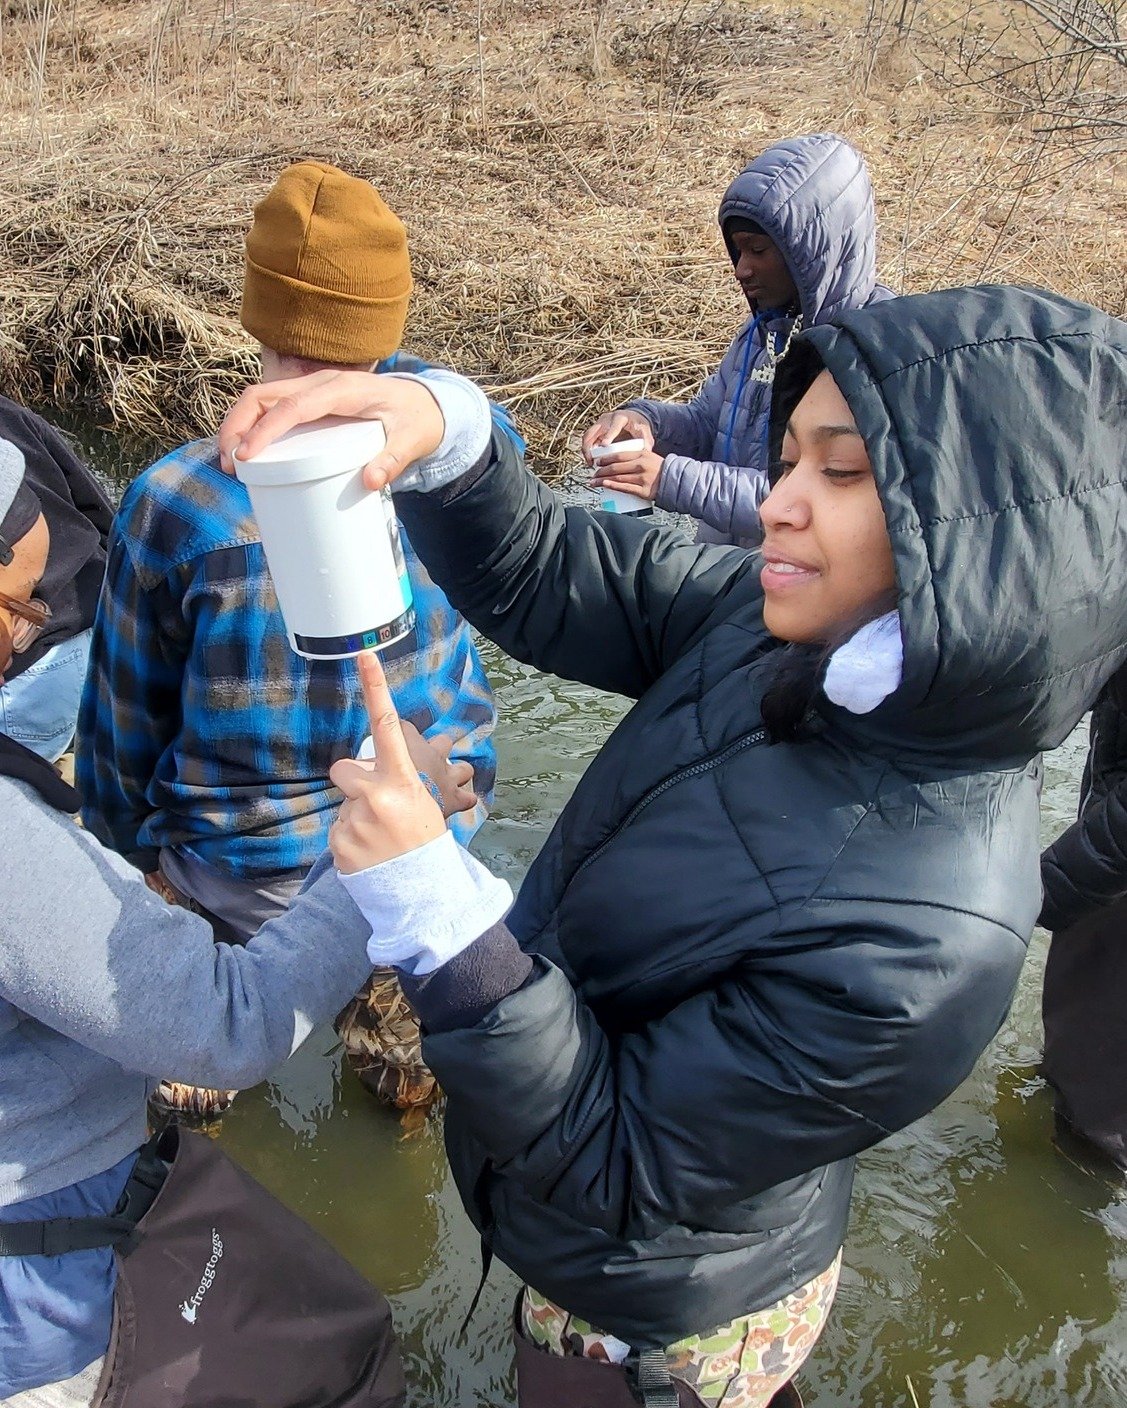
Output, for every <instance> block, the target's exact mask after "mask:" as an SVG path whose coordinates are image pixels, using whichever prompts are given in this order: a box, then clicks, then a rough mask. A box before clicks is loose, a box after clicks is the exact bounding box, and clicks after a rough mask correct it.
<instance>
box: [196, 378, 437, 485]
mask: <svg viewBox="0 0 1127 1408" xmlns="http://www.w3.org/2000/svg"><path fill="white" fill-rule="evenodd" d="M325 416H351V417H354V418H356V419H360V420H378V421H380V422H381V423H382V425H383V428H384V435H385V444H384V448H383V449H382V450H381V451H380V453H379V454H378V455H377V456H376V457H375V458H374V459H373V460H372V461H371V463H369V464H368V465H366V466H365V469H364V484H365V486H366V487H367V488H369V489H375V490H379V489H384V488H386V487H387V486H388V485H389V484H391V483H392V482H394V480H396V479H398V477H399V476H400V475H401V474H402V473H403V472H404V471H405V470H406V469H407V468H408V466H409V465H412V464H414V463H415V462H416V461H417V460H421V459H425V458H426V457H427V456H428V455H432V454H434V452H435V451H436V450H437V449H438V447H439V445H441V443H442V437H443V435H444V434H445V431H446V426H445V423H444V421H443V419H442V411H441V410H440V409H439V406H438V402H437V401H436V400H435V399H434V397H433V396H432V395H431V394H430V392H429V391H428V390H427V389H426V387H425V386H424V385H423V384H422V383H420V382H418V381H408V380H406V379H405V378H403V377H397V376H379V375H377V374H376V373H374V372H337V371H322V372H311V373H310V374H309V375H308V376H299V377H294V378H292V379H290V380H286V381H272V382H268V383H267V384H266V385H264V386H249V387H247V389H246V390H245V391H244V392H243V394H242V395H241V396H240V397H239V399H238V400H237V401H236V402H235V404H234V405H233V406H232V407H231V409H230V410H229V411H228V412H227V415H226V417H225V418H224V421H223V424H222V425H221V426H220V427H219V456H220V462H221V464H222V466H223V468H224V469H225V470H226V471H227V473H228V474H230V473H233V471H234V460H233V458H232V456H233V455H235V454H236V453H237V454H238V456H239V458H240V459H243V460H250V459H253V458H254V457H255V455H257V454H259V453H260V452H261V451H262V450H264V449H265V448H266V446H267V445H269V444H271V443H272V442H273V441H275V440H276V439H277V438H278V436H279V435H283V434H284V433H285V432H286V431H287V430H292V429H293V428H294V426H296V425H305V424H307V423H308V422H310V421H315V420H321V419H323V418H324V417H325Z"/></svg>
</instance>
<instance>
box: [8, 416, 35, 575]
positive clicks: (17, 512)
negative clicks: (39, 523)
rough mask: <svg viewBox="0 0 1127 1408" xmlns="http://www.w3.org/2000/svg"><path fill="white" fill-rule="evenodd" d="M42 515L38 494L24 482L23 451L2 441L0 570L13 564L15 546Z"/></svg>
mask: <svg viewBox="0 0 1127 1408" xmlns="http://www.w3.org/2000/svg"><path fill="white" fill-rule="evenodd" d="M41 512H42V510H41V508H40V506H39V499H38V497H37V496H36V494H35V491H34V490H33V489H32V488H31V487H30V485H29V484H28V483H27V482H26V480H25V479H24V457H23V451H22V450H21V449H20V448H19V446H18V445H13V444H12V442H11V441H10V440H0V567H7V565H8V563H9V562H11V560H12V545H13V544H14V543H18V542H19V540H20V539H21V538H22V537H23V536H24V534H25V533H27V532H28V531H29V530H30V528H31V527H32V525H33V524H34V522H35V520H36V519H37V518H38V517H39V515H40V513H41Z"/></svg>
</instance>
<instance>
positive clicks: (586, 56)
mask: <svg viewBox="0 0 1127 1408" xmlns="http://www.w3.org/2000/svg"><path fill="white" fill-rule="evenodd" d="M898 12H899V7H897V13H898ZM913 17H914V18H915V19H917V20H920V17H919V16H918V15H916V14H915V12H913ZM867 18H868V24H867V25H866V13H865V11H864V10H863V9H862V8H861V7H860V6H858V7H857V8H856V9H855V10H854V11H851V12H850V11H846V12H842V13H840V14H839V15H838V16H837V17H836V18H833V19H829V18H827V17H826V16H825V14H824V13H822V12H821V11H820V9H819V8H818V7H816V6H814V5H813V4H812V3H809V4H803V3H801V0H800V2H799V3H795V4H791V5H786V4H782V3H777V0H763V3H755V4H750V3H737V2H736V0H703V2H702V0H615V3H611V2H610V0H571V3H568V4H557V3H551V4H550V3H545V0H432V3H429V4H428V3H423V2H422V0H383V3H381V4H378V5H377V4H373V3H361V0H6V3H4V2H3V0H0V115H2V118H3V121H2V123H0V172H2V178H0V179H2V188H3V191H4V201H3V204H2V206H0V268H2V271H3V283H2V285H0V287H2V290H3V296H2V302H0V378H2V379H3V381H4V382H5V383H6V384H7V386H8V387H9V388H10V389H13V390H15V391H17V392H21V393H23V394H33V395H34V394H39V393H42V392H43V391H46V394H47V395H48V396H49V397H54V398H56V399H58V400H65V401H82V400H85V401H87V402H89V403H90V404H92V405H94V406H96V407H98V408H99V409H101V410H103V411H105V412H108V414H109V416H111V417H112V418H114V419H115V421H117V423H119V424H122V425H127V426H130V427H134V428H138V427H140V428H145V429H148V430H155V431H157V432H158V433H159V434H161V435H162V436H164V437H165V438H167V439H172V438H174V437H178V436H180V435H182V434H186V433H192V432H198V431H199V430H201V429H204V428H208V427H210V426H212V425H214V423H215V421H216V419H217V417H218V416H219V414H220V413H221V411H222V409H223V407H224V406H225V405H226V403H227V401H228V399H229V397H230V395H231V393H232V390H233V389H234V388H235V387H236V386H238V385H239V384H240V382H242V381H243V380H244V379H245V378H246V377H247V375H248V374H249V372H250V371H251V369H252V366H253V359H252V355H251V351H252V349H251V348H250V346H249V344H248V342H247V340H246V338H245V336H244V335H243V333H242V331H241V329H240V328H239V326H238V322H237V319H236V316H235V314H236V311H237V295H238V288H239V283H240V278H241V258H242V250H241V236H242V232H243V230H244V229H245V227H246V224H247V221H248V217H249V214H250V209H251V206H252V204H253V203H254V201H255V200H257V199H258V198H259V196H260V195H261V194H262V193H263V192H264V190H265V189H266V187H267V186H268V185H269V183H270V182H271V180H272V179H273V178H274V176H275V175H276V174H277V173H278V171H279V170H280V168H281V167H282V166H283V165H284V164H285V163H286V162H288V161H290V160H293V159H296V158H299V157H303V156H314V157H318V158H322V159H327V160H331V161H335V162H338V163H339V164H340V165H342V166H344V167H346V168H348V169H349V170H351V171H353V172H356V173H357V174H361V175H364V176H368V177H370V178H371V179H372V180H373V181H374V182H375V183H376V185H377V186H378V187H379V188H380V190H381V192H382V193H383V194H384V195H385V196H386V197H387V199H388V200H389V201H390V202H391V203H392V204H393V205H394V206H395V208H396V209H397V210H398V211H400V213H401V214H402V215H403V217H404V219H405V220H406V222H407V225H408V229H409V231H410V237H411V247H412V253H413V261H414V268H415V275H416V282H417V293H416V296H415V299H414V303H413V306H412V312H411V319H410V324H409V328H408V339H407V345H408V346H410V347H411V348H412V349H413V350H415V351H418V352H419V353H420V354H421V355H424V356H430V357H432V358H434V359H436V360H444V361H447V362H449V363H451V364H452V365H454V366H456V367H458V368H459V369H460V370H463V371H465V372H467V373H469V374H471V375H475V376H478V377H480V378H482V379H483V381H485V382H486V383H488V384H489V385H491V386H493V387H495V388H497V389H499V390H500V391H501V392H502V393H503V394H505V395H507V396H508V397H509V399H510V400H511V401H512V402H514V403H515V405H516V408H517V410H518V413H519V415H520V418H521V421H522V424H523V425H524V427H525V428H526V430H527V432H528V433H529V438H530V440H531V442H532V445H533V449H534V450H535V451H536V453H537V454H538V456H539V457H540V462H541V467H542V468H548V467H554V466H556V465H558V464H559V463H560V462H561V457H562V455H563V452H564V447H565V445H566V442H567V440H568V438H569V437H570V436H571V435H573V434H574V432H575V431H576V429H577V428H578V427H579V426H580V425H581V424H582V423H583V422H585V421H586V420H587V418H588V417H590V416H591V415H593V414H594V413H596V412H598V411H600V410H602V409H604V408H605V407H607V406H609V405H611V404H613V403H615V402H616V401H617V400H619V399H621V398H622V397H623V396H625V395H626V394H627V393H633V392H637V391H638V390H640V389H642V388H649V389H650V390H652V391H656V392H658V393H660V394H669V395H681V394H684V393H686V392H688V391H689V390H690V389H691V388H693V387H694V386H695V384H696V383H697V382H698V381H699V380H700V378H701V376H702V375H703V374H704V372H705V371H706V370H707V369H708V368H710V367H711V366H712V365H713V364H714V363H715V361H716V359H717V357H718V356H719V354H720V352H721V351H722V349H723V347H724V346H725V345H726V343H727V341H728V339H729V337H730V336H731V333H732V331H733V329H734V326H735V325H736V322H737V320H738V319H739V317H740V305H739V300H738V297H737V292H736V290H735V287H734V285H733V283H732V281H731V278H730V273H729V272H728V269H727V267H726V261H725V259H724V256H723V251H722V248H721V244H720V240H719V236H718V233H717V231H716V227H715V208H716V202H717V198H718V196H719V194H720V192H721V191H722V190H723V188H724V186H725V185H726V183H727V182H728V180H729V179H730V178H731V176H732V175H733V173H734V172H735V171H736V170H737V169H738V168H739V166H740V165H741V163H742V162H743V161H744V160H746V159H747V157H749V156H750V155H753V154H754V153H755V152H756V151H758V150H759V149H761V148H762V147H764V146H766V145H768V144H769V143H770V142H771V141H772V140H774V139H776V138H778V137H780V136H782V135H787V134H790V133H794V132H800V131H814V130H818V129H824V128H832V129H835V130H837V131H840V132H843V133H844V134H845V135H847V136H848V137H850V138H851V139H852V140H853V141H854V142H856V143H857V145H858V146H860V147H861V149H862V150H863V151H864V152H865V154H866V156H867V158H868V160H869V162H870V165H871V167H872V172H873V179H874V184H875V187H876V190H877V195H878V203H879V209H880V215H881V222H882V265H883V267H882V274H883V277H884V278H885V279H886V280H887V281H888V282H891V283H893V284H894V285H895V286H897V287H900V288H903V289H905V290H915V289H922V288H928V287H933V286H935V285H942V284H949V283H961V282H968V281H973V280H976V279H982V278H1001V279H1007V280H1019V281H1032V282H1036V283H1041V284H1046V285H1049V286H1051V287H1054V288H1056V289H1058V290H1060V291H1062V292H1065V293H1068V294H1071V295H1074V296H1076V297H1080V298H1084V299H1087V300H1089V301H1091V302H1094V303H1098V304H1101V305H1102V306H1104V307H1106V308H1108V309H1110V310H1112V311H1115V312H1120V313H1121V312H1123V311H1124V308H1125V306H1127V272H1125V271H1127V234H1125V230H1127V219H1125V215H1127V191H1125V187H1124V182H1123V173H1122V170H1121V169H1120V168H1119V167H1118V166H1117V165H1116V161H1115V159H1114V157H1112V156H1100V155H1098V154H1096V155H1093V154H1092V149H1091V148H1090V147H1089V148H1087V149H1084V152H1083V155H1085V157H1086V160H1084V161H1083V162H1081V163H1080V164H1078V149H1077V147H1076V146H1075V144H1074V143H1069V142H1066V141H1065V140H1064V139H1063V138H1061V137H1060V136H1051V135H1050V136H1049V137H1046V136H1045V135H1044V134H1043V133H1038V131H1037V130H1036V124H1035V122H1034V121H1033V120H1031V117H1030V115H1029V114H1028V113H1021V112H1019V111H1016V110H1015V109H1014V108H1013V105H1012V103H1011V104H1010V105H1009V106H1008V107H1007V106H1006V105H1005V104H999V103H998V102H997V101H995V100H994V98H993V97H992V96H991V95H990V93H989V92H988V91H987V90H986V89H983V88H980V87H977V86H975V85H964V86H962V87H957V88H956V87H953V86H952V85H951V83H950V82H949V81H948V79H947V78H945V77H943V76H942V75H941V70H942V67H943V66H942V63H937V62H936V55H937V51H936V47H935V41H934V39H931V38H929V37H928V35H929V33H933V32H934V31H929V30H928V29H927V27H926V25H924V24H923V23H922V21H921V22H920V23H918V25H917V27H916V32H915V35H914V36H913V37H910V38H909V39H908V40H907V41H905V40H904V38H903V37H902V36H901V35H900V34H898V33H897V30H896V26H895V24H892V23H890V22H889V18H888V16H887V15H882V14H881V12H880V10H879V8H873V7H870V10H869V12H868V16H867ZM939 58H940V59H942V47H941V46H940V51H939ZM937 75H940V76H937Z"/></svg>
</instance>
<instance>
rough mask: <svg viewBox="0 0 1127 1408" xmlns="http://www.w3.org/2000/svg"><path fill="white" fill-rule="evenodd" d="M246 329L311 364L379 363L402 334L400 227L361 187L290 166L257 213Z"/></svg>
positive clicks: (316, 164) (246, 287) (250, 245)
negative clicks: (313, 362) (312, 362)
mask: <svg viewBox="0 0 1127 1408" xmlns="http://www.w3.org/2000/svg"><path fill="white" fill-rule="evenodd" d="M246 252H247V267H246V278H245V280H244V283H243V306H242V311H241V313H240V318H241V321H242V324H243V327H244V328H246V330H247V332H249V333H250V335H251V336H252V337H255V338H257V339H258V341H259V342H261V343H262V345H263V346H264V347H270V348H272V349H273V350H274V351H275V352H279V353H281V354H282V355H283V356H286V357H305V358H308V359H309V360H310V361H316V362H378V361H379V360H380V359H381V358H383V357H389V356H390V355H391V354H392V352H394V351H395V350H396V349H397V348H398V347H399V343H400V339H401V338H402V336H403V324H404V322H405V321H406V318H407V302H408V299H409V298H410V296H411V263H410V259H409V258H408V255H407V234H406V231H405V230H404V228H403V225H402V222H401V221H400V220H399V218H398V216H397V215H395V213H394V212H393V211H391V210H389V209H388V207H387V206H386V205H385V204H384V202H383V201H382V200H381V199H380V197H379V195H378V194H377V193H376V190H375V188H374V187H373V186H372V185H371V184H370V183H369V182H367V181H362V180H360V179H359V178H357V177H355V176H349V175H347V174H346V173H345V172H343V171H340V170H338V168H337V167H335V166H329V165H327V164H326V163H325V162H320V161H299V162H298V163H297V164H296V165H294V166H290V167H287V169H286V170H285V171H283V172H282V174H281V176H279V177H278V179H277V181H275V183H274V185H273V187H272V188H271V189H270V191H268V192H267V194H266V196H265V197H264V198H263V199H262V200H261V201H259V203H258V204H257V205H256V206H255V208H254V223H253V224H252V225H251V227H250V231H249V233H248V234H247V242H246Z"/></svg>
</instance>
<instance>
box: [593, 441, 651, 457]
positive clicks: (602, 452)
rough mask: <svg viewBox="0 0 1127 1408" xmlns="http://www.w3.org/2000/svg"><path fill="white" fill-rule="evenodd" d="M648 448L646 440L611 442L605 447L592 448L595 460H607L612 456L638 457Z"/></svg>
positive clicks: (596, 446) (594, 446)
mask: <svg viewBox="0 0 1127 1408" xmlns="http://www.w3.org/2000/svg"><path fill="white" fill-rule="evenodd" d="M645 448H646V442H645V441H644V440H641V439H638V440H610V441H608V442H607V443H605V444H603V445H592V446H591V458H592V459H593V460H605V459H607V458H608V457H609V456H610V455H637V454H641V452H642V451H643V450H644V449H645Z"/></svg>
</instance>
